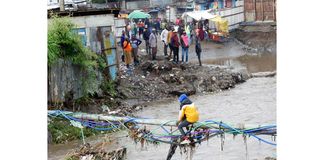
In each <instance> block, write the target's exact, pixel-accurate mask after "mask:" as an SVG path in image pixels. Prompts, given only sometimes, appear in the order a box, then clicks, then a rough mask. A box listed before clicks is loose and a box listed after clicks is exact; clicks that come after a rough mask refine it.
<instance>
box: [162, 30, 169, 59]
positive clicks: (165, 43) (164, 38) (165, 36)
mask: <svg viewBox="0 0 320 160" xmlns="http://www.w3.org/2000/svg"><path fill="white" fill-rule="evenodd" d="M168 34H169V31H168V29H167V27H165V28H164V30H163V31H162V32H161V41H162V42H163V52H164V56H165V57H167V56H168V53H167V49H168V43H169V42H168Z"/></svg>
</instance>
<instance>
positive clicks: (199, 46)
mask: <svg viewBox="0 0 320 160" xmlns="http://www.w3.org/2000/svg"><path fill="white" fill-rule="evenodd" d="M196 34H197V35H196V45H195V50H196V54H197V56H198V60H199V66H202V64H201V58H200V57H201V52H202V50H201V43H200V40H199V33H196Z"/></svg>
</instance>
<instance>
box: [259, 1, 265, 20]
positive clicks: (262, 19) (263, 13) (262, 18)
mask: <svg viewBox="0 0 320 160" xmlns="http://www.w3.org/2000/svg"><path fill="white" fill-rule="evenodd" d="M260 3H261V8H262V21H264V9H263V0H261V2H260Z"/></svg>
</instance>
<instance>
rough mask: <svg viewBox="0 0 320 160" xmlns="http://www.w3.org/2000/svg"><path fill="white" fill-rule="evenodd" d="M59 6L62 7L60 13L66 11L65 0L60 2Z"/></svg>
mask: <svg viewBox="0 0 320 160" xmlns="http://www.w3.org/2000/svg"><path fill="white" fill-rule="evenodd" d="M59 5H60V11H61V12H63V11H65V9H64V0H59Z"/></svg>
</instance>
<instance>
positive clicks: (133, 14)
mask: <svg viewBox="0 0 320 160" xmlns="http://www.w3.org/2000/svg"><path fill="white" fill-rule="evenodd" d="M150 17H151V16H150V14H147V13H144V12H142V11H140V10H135V11H133V12H131V13H130V14H129V16H128V18H129V19H139V18H150Z"/></svg>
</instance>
